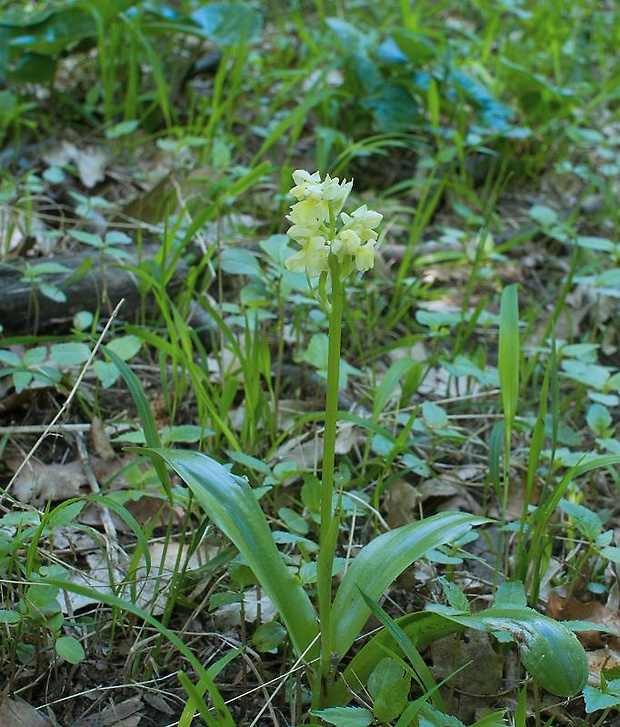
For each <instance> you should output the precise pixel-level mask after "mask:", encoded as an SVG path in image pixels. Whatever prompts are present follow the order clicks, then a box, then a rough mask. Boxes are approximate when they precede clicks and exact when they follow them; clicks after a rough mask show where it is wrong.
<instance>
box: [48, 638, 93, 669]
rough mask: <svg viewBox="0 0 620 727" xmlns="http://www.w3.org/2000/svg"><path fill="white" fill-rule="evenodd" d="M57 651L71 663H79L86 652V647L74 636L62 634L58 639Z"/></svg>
mask: <svg viewBox="0 0 620 727" xmlns="http://www.w3.org/2000/svg"><path fill="white" fill-rule="evenodd" d="M55 647H56V653H57V654H58V656H60V657H62V658H63V659H64V660H65V661H68V662H69V664H79V663H80V662H81V661H82V660H83V659H84V657H85V656H86V654H85V653H84V647H83V646H82V644H80V642H79V641H78V640H77V639H76V638H74V637H73V636H61V637H60V638H59V639H57V640H56V644H55Z"/></svg>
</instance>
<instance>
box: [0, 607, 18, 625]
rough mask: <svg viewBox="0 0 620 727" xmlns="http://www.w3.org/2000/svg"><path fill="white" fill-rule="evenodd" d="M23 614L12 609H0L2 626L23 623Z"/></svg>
mask: <svg viewBox="0 0 620 727" xmlns="http://www.w3.org/2000/svg"><path fill="white" fill-rule="evenodd" d="M21 618H22V617H21V614H20V613H18V612H17V611H11V610H10V609H6V608H0V624H16V623H19V622H20V621H21Z"/></svg>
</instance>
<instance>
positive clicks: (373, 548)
mask: <svg viewBox="0 0 620 727" xmlns="http://www.w3.org/2000/svg"><path fill="white" fill-rule="evenodd" d="M482 522H485V520H484V519H483V518H479V517H474V516H473V515H469V514H467V513H460V512H446V513H439V514H438V515H433V517H430V518H426V519H425V520H421V521H419V522H414V523H409V524H407V525H403V526H402V527H400V528H396V529H394V530H391V531H390V532H387V533H383V535H379V536H378V537H377V538H375V539H374V540H372V541H371V542H370V543H368V545H366V546H365V547H364V548H362V550H361V551H360V552H359V554H358V555H357V556H356V557H355V559H354V560H353V562H352V563H351V565H350V566H349V568H348V570H347V572H346V574H345V576H344V578H343V579H342V582H341V583H340V586H339V588H338V591H337V593H336V598H335V599H334V604H333V609H332V623H331V629H332V635H331V637H332V644H333V645H334V651H335V652H336V653H337V654H338V657H339V658H342V657H343V656H344V655H345V654H346V653H347V651H348V650H349V647H350V646H351V644H352V643H353V641H354V640H355V639H356V638H357V636H358V634H359V633H360V632H361V630H362V627H363V626H364V624H365V623H366V621H367V619H368V617H369V616H370V609H369V607H368V606H367V605H366V603H364V599H363V597H362V595H361V593H360V589H361V590H362V591H363V592H364V593H365V594H366V595H367V596H368V597H369V598H371V599H372V600H373V601H378V600H379V598H380V597H381V595H382V594H383V593H384V592H385V591H386V590H387V588H388V587H389V586H390V584H391V583H392V582H393V581H394V580H395V579H396V578H398V576H399V575H400V574H401V573H402V572H403V571H404V570H405V569H406V568H408V567H409V566H410V565H411V564H412V563H413V562H414V561H416V560H417V559H418V558H421V557H423V556H424V555H425V554H426V553H427V552H428V551H429V550H432V549H433V548H437V547H439V546H440V545H444V544H446V543H450V542H452V541H454V540H458V539H459V538H460V537H462V536H463V535H465V534H466V533H467V532H468V531H469V530H471V528H472V527H473V526H474V525H478V524H480V523H482Z"/></svg>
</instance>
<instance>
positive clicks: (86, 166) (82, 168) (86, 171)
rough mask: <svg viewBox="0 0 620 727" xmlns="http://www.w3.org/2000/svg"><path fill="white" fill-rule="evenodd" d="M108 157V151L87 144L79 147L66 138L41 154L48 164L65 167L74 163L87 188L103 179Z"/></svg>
mask: <svg viewBox="0 0 620 727" xmlns="http://www.w3.org/2000/svg"><path fill="white" fill-rule="evenodd" d="M108 158H109V156H108V153H107V152H106V151H105V150H104V149H103V148H101V147H94V146H89V147H86V148H85V149H79V148H78V147H77V146H76V145H75V144H72V143H71V142H70V141H67V140H66V139H64V140H63V141H62V142H61V143H60V144H57V145H56V146H54V147H52V148H51V149H49V150H48V151H47V152H46V154H44V156H43V159H44V161H45V162H46V163H47V164H49V165H50V166H56V167H65V166H67V165H68V164H75V165H76V166H77V170H78V176H79V177H80V181H81V182H82V184H83V185H84V186H85V187H86V188H87V189H92V188H93V187H94V186H96V185H97V184H98V183H99V182H102V181H103V180H104V179H105V167H106V164H107V163H108Z"/></svg>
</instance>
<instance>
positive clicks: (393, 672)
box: [368, 656, 411, 723]
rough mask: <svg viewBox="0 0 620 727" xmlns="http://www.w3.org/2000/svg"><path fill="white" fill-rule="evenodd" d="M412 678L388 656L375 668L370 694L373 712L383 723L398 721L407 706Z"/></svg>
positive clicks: (370, 679)
mask: <svg viewBox="0 0 620 727" xmlns="http://www.w3.org/2000/svg"><path fill="white" fill-rule="evenodd" d="M410 688H411V677H409V676H406V675H405V670H404V669H403V668H402V666H401V665H400V664H399V663H398V662H397V661H396V660H394V659H392V658H391V657H389V656H386V657H385V658H384V659H381V661H380V662H379V663H378V664H377V666H376V667H375V668H374V670H373V672H372V674H371V675H370V678H369V679H368V692H369V693H370V696H371V697H372V711H373V712H374V713H375V717H376V718H377V719H378V720H379V722H381V723H388V722H391V721H392V720H393V719H396V717H398V715H399V714H400V713H401V712H402V711H403V709H404V708H405V706H406V704H407V696H408V694H409V690H410Z"/></svg>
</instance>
